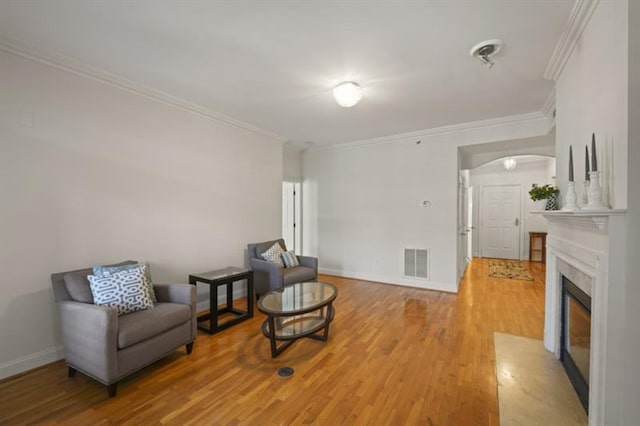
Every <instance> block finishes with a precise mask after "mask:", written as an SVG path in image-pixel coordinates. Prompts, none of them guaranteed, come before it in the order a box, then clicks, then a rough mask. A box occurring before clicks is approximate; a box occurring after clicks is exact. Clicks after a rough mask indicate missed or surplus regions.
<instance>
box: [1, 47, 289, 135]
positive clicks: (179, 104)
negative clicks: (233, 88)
mask: <svg viewBox="0 0 640 426" xmlns="http://www.w3.org/2000/svg"><path fill="white" fill-rule="evenodd" d="M0 51H5V52H8V53H12V54H14V55H18V56H21V57H24V58H27V59H31V60H33V61H36V62H40V63H43V64H46V65H49V66H52V67H55V68H58V69H61V70H64V71H68V72H71V73H73V74H76V75H80V76H82V77H85V78H89V79H91V80H94V81H98V82H100V83H103V84H107V85H109V86H113V87H116V88H118V89H121V90H124V91H127V92H129V93H133V94H135V95H138V96H142V97H144V98H147V99H150V100H153V101H156V102H160V103H162V104H165V105H169V106H171V107H174V108H177V109H179V110H182V111H185V112H188V113H192V114H196V115H198V116H200V117H204V118H206V119H209V120H212V121H215V122H216V123H219V124H223V125H225V126H229V127H233V128H236V129H241V130H245V131H248V132H251V133H254V134H257V135H259V136H263V137H266V138H268V139H271V140H273V141H277V142H280V143H284V142H286V141H287V138H285V137H283V136H280V135H278V134H276V133H272V132H270V131H268V130H265V129H261V128H259V127H256V126H254V125H252V124H249V123H245V122H243V121H240V120H237V119H235V118H232V117H229V116H227V115H224V114H221V113H219V112H216V111H213V110H211V109H209V108H206V107H204V106H202V105H198V104H196V103H193V102H189V101H187V100H184V99H180V98H178V97H176V96H173V95H170V94H169V93H166V92H163V91H160V90H156V89H153V88H150V87H147V86H144V85H141V84H138V83H136V82H134V81H131V80H128V79H125V78H123V77H120V76H117V75H115V74H112V73H109V72H107V71H103V70H100V69H97V68H92V67H90V66H88V65H86V64H82V63H79V62H77V61H75V60H73V59H71V58H69V57H67V56H64V55H60V54H56V53H49V52H44V51H42V50H40V49H38V48H36V47H34V46H32V45H29V44H27V43H24V42H21V41H19V40H16V39H13V38H9V37H6V36H0Z"/></svg>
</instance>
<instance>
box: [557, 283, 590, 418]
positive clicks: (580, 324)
mask: <svg viewBox="0 0 640 426" xmlns="http://www.w3.org/2000/svg"><path fill="white" fill-rule="evenodd" d="M590 353H591V297H590V296H589V295H588V294H587V293H585V292H584V291H582V290H581V289H580V288H579V287H578V286H577V285H575V284H574V283H573V282H572V281H571V280H570V279H569V278H567V277H566V276H564V275H562V314H561V337H560V362H562V365H563V367H564V369H565V371H566V372H567V375H568V376H569V379H570V380H571V384H573V387H574V388H575V390H576V392H577V394H578V397H579V398H580V402H581V403H582V405H583V406H584V408H585V410H587V412H588V411H589V357H590Z"/></svg>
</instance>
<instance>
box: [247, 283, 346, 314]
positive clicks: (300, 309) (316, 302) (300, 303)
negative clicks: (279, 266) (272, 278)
mask: <svg viewBox="0 0 640 426" xmlns="http://www.w3.org/2000/svg"><path fill="white" fill-rule="evenodd" d="M337 295H338V289H337V288H336V287H335V286H334V285H333V284H328V283H322V282H315V281H312V282H306V283H297V284H292V285H288V286H285V287H283V288H281V289H278V290H273V291H270V292H268V293H266V294H265V295H263V296H262V297H261V298H260V299H259V300H258V309H260V311H261V312H264V313H265V314H274V315H296V314H303V313H306V312H311V311H314V310H316V309H320V308H322V307H323V306H326V305H328V304H329V303H331V302H332V301H333V300H334V299H335V298H336V296H337Z"/></svg>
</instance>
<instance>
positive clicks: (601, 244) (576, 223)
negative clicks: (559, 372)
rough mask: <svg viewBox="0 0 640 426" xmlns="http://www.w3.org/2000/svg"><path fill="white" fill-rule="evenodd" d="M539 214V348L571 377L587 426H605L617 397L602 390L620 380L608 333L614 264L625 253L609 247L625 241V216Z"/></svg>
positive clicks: (615, 316)
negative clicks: (542, 257) (542, 263)
mask: <svg viewBox="0 0 640 426" xmlns="http://www.w3.org/2000/svg"><path fill="white" fill-rule="evenodd" d="M542 214H543V215H544V217H545V218H546V219H547V220H548V228H547V232H548V233H547V268H546V269H547V270H546V278H545V329H544V346H545V348H547V350H549V351H551V352H553V353H554V355H555V356H556V357H557V358H558V359H559V360H560V359H562V361H561V362H562V364H563V365H564V366H565V369H567V372H568V373H569V375H570V376H571V375H572V374H573V373H575V374H573V378H572V381H573V384H574V387H576V390H577V394H578V395H579V398H580V400H581V401H582V403H583V405H584V406H585V408H587V413H588V416H589V425H590V426H600V425H604V424H607V422H606V421H605V412H606V409H607V408H609V407H612V408H609V413H611V412H613V411H614V410H615V404H616V395H615V394H614V393H611V392H609V393H605V388H606V384H607V383H612V382H613V381H615V380H620V379H619V378H618V377H616V372H617V371H618V369H619V366H618V365H617V364H616V361H617V360H616V359H615V358H613V357H610V356H609V347H612V346H614V345H621V344H622V341H623V340H622V339H623V337H622V336H621V334H620V333H618V332H617V330H616V329H614V328H613V327H614V326H613V324H615V323H619V322H620V320H621V319H620V313H619V312H618V311H616V310H615V309H610V307H611V306H616V305H617V304H619V299H620V297H622V296H621V295H620V293H619V292H616V291H615V289H616V282H617V281H616V279H618V278H619V277H620V274H619V271H620V268H617V267H616V262H618V261H619V259H622V258H623V257H624V255H625V253H624V252H622V251H620V250H618V248H619V246H618V245H615V244H612V241H614V240H615V239H618V238H624V234H623V232H624V231H625V227H624V226H623V225H624V211H623V210H607V211H578V212H563V211H555V212H542ZM569 283H570V284H569ZM576 290H577V291H576ZM585 295H586V297H585ZM565 317H566V318H567V319H568V325H566V324H565V322H564V318H565ZM580 380H582V384H581V383H580ZM580 387H582V388H583V389H584V390H585V392H583V393H582V394H581V391H580V389H579V388H580ZM612 424H613V423H612Z"/></svg>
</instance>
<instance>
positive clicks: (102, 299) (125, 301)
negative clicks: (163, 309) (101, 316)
mask: <svg viewBox="0 0 640 426" xmlns="http://www.w3.org/2000/svg"><path fill="white" fill-rule="evenodd" d="M145 270H146V267H145V266H138V268H135V269H129V270H126V271H120V272H114V273H112V274H109V275H104V276H102V277H98V276H95V275H88V276H87V279H88V280H89V286H90V287H91V293H92V294H93V302H94V303H95V304H96V305H101V306H109V307H111V308H115V309H116V311H117V312H118V315H124V314H129V313H131V312H136V311H142V310H145V309H151V308H153V301H152V300H151V296H150V295H149V288H148V287H147V286H146V284H145V283H144V275H145Z"/></svg>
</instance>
